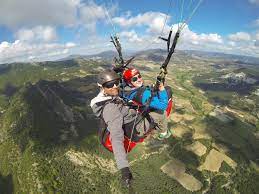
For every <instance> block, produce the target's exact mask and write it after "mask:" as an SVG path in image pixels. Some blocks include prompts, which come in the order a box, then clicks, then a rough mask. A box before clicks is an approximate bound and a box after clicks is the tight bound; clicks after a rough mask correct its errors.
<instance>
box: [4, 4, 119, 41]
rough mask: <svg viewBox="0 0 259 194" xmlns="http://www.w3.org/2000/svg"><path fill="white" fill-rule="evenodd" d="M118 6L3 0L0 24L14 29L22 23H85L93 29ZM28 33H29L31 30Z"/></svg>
mask: <svg viewBox="0 0 259 194" xmlns="http://www.w3.org/2000/svg"><path fill="white" fill-rule="evenodd" d="M116 9H117V5H116V4H114V5H112V6H110V7H109V9H105V7H104V6H103V5H97V4H96V3H95V2H94V1H93V0H89V1H87V2H86V3H85V1H83V0H44V1H42V0H26V1H21V0H8V1H7V0H4V1H3V2H1V5H0V25H3V26H6V27H8V28H11V29H15V30H16V29H19V28H21V27H23V28H31V27H35V26H66V27H75V26H78V25H83V26H84V27H86V28H87V30H91V32H92V31H95V27H96V22H97V21H98V20H101V21H106V19H107V15H106V14H105V13H106V12H109V14H110V15H111V16H112V15H113V13H114V12H115V11H116ZM7 16H8V17H7ZM27 36H30V34H29V32H27Z"/></svg>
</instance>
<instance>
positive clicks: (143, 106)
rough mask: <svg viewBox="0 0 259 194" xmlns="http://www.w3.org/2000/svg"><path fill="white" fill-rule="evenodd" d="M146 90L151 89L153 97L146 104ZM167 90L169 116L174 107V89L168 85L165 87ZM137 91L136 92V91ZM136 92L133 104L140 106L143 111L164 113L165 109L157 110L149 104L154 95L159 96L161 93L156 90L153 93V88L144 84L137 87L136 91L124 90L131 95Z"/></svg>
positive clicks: (167, 111) (167, 113) (167, 114)
mask: <svg viewBox="0 0 259 194" xmlns="http://www.w3.org/2000/svg"><path fill="white" fill-rule="evenodd" d="M146 90H150V91H151V97H150V98H149V99H148V101H147V102H146V103H145V104H142V98H143V94H144V92H145V91H146ZM165 90H166V92H167V96H168V106H167V108H166V116H167V117H169V115H170V113H171V111H172V108H173V99H172V90H171V88H170V87H168V86H166V87H165ZM135 92H136V93H135ZM134 93H135V95H134V96H133V98H132V103H133V105H137V106H139V107H140V109H141V111H146V112H157V113H160V114H163V112H164V111H162V110H156V109H153V108H151V107H150V106H149V105H150V103H151V101H152V98H153V96H154V95H157V96H159V93H158V92H156V93H153V92H152V88H150V87H149V86H142V87H139V88H137V89H136V90H134V91H124V94H125V95H126V96H131V95H133V94H134Z"/></svg>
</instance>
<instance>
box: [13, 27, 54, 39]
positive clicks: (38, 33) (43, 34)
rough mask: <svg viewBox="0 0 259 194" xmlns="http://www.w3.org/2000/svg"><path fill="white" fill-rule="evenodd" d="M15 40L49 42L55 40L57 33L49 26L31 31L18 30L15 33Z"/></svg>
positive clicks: (26, 29)
mask: <svg viewBox="0 0 259 194" xmlns="http://www.w3.org/2000/svg"><path fill="white" fill-rule="evenodd" d="M16 38H17V39H18V40H21V41H28V42H38V41H40V42H50V41H54V40H56V39H57V33H56V30H55V28H53V27H51V26H37V27H34V28H31V29H28V28H23V29H20V30H19V31H18V32H17V33H16Z"/></svg>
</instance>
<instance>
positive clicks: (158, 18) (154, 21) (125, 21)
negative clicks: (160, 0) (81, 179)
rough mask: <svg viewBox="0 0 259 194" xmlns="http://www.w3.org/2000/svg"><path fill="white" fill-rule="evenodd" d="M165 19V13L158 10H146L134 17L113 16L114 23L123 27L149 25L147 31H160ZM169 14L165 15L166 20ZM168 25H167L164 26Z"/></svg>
mask: <svg viewBox="0 0 259 194" xmlns="http://www.w3.org/2000/svg"><path fill="white" fill-rule="evenodd" d="M165 19H166V14H164V13H160V12H146V13H144V14H138V15H137V16H135V17H130V16H129V15H127V16H122V17H115V18H113V21H114V23H116V24H118V25H120V26H122V27H125V28H130V27H136V26H147V27H149V29H148V32H153V33H160V32H161V30H162V28H163V25H164V22H165ZM169 19H170V16H167V21H169ZM166 27H168V26H166Z"/></svg>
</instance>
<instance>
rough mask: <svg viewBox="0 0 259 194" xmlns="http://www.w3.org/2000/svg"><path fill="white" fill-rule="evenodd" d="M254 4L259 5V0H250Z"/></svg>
mask: <svg viewBox="0 0 259 194" xmlns="http://www.w3.org/2000/svg"><path fill="white" fill-rule="evenodd" d="M248 1H249V2H250V3H252V4H256V5H259V0H248Z"/></svg>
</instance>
